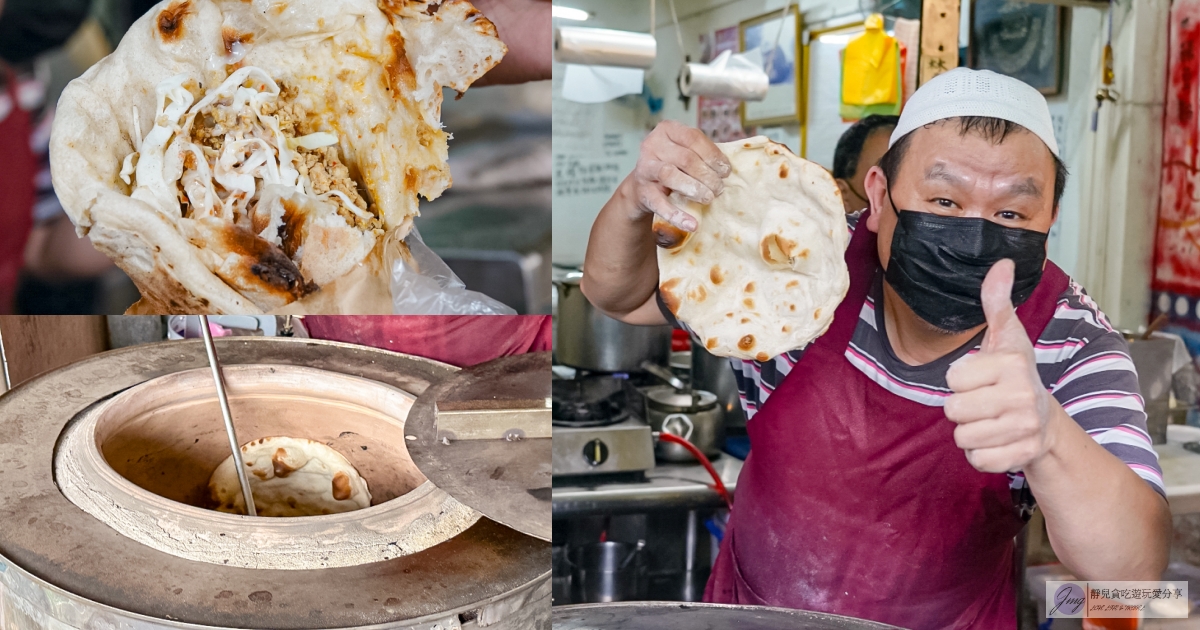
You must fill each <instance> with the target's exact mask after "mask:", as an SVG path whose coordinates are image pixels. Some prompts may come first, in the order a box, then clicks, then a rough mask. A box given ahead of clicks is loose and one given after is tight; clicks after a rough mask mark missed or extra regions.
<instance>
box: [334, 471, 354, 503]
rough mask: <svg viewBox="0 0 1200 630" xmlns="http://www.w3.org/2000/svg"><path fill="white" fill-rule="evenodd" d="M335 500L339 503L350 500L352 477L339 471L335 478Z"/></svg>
mask: <svg viewBox="0 0 1200 630" xmlns="http://www.w3.org/2000/svg"><path fill="white" fill-rule="evenodd" d="M332 485H333V498H335V499H337V500H338V501H345V500H346V499H349V498H350V494H351V492H350V476H349V475H347V474H346V473H344V472H341V471H338V473H337V474H336V475H334V476H333V483H332Z"/></svg>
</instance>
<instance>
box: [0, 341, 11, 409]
mask: <svg viewBox="0 0 1200 630" xmlns="http://www.w3.org/2000/svg"><path fill="white" fill-rule="evenodd" d="M0 366H3V369H4V389H0V394H3V393H4V392H7V391H8V390H10V389H12V378H11V377H10V376H9V375H8V355H6V354H4V335H3V334H0Z"/></svg>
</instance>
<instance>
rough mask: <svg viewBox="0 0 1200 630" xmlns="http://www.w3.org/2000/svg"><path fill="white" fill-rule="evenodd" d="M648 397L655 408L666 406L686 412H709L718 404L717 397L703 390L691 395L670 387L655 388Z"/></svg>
mask: <svg viewBox="0 0 1200 630" xmlns="http://www.w3.org/2000/svg"><path fill="white" fill-rule="evenodd" d="M693 395H694V398H693ZM646 397H647V398H649V399H650V402H651V404H652V405H653V406H666V407H672V408H677V409H682V410H686V411H707V410H708V409H710V408H712V407H715V406H716V404H717V395H716V394H714V393H712V392H706V391H703V390H696V391H694V392H692V393H690V394H689V393H687V392H680V391H676V390H675V389H673V388H670V387H664V388H655V389H651V390H649V391H647V392H646ZM693 402H694V403H695V404H693Z"/></svg>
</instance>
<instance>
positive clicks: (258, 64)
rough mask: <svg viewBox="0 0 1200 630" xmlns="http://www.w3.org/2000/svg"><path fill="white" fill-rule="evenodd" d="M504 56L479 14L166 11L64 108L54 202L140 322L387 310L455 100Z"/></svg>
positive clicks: (388, 0) (238, 2)
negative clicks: (117, 272) (136, 298)
mask: <svg viewBox="0 0 1200 630" xmlns="http://www.w3.org/2000/svg"><path fill="white" fill-rule="evenodd" d="M505 52H506V47H505V46H504V44H503V42H501V41H500V39H499V37H498V35H497V32H496V29H495V26H494V25H493V24H492V23H491V22H490V21H488V20H487V18H486V17H484V16H483V15H482V14H481V13H480V12H479V11H477V10H476V9H475V8H474V7H473V6H472V5H471V4H470V2H468V1H467V0H446V1H444V2H434V1H430V2H426V1H424V0H379V2H378V3H376V2H375V1H374V0H287V1H286V2H284V1H282V0H249V1H247V0H169V1H164V2H162V3H160V4H158V5H156V6H155V7H154V8H153V9H151V10H150V11H149V12H147V13H146V14H145V15H143V16H142V17H141V18H140V19H138V20H137V21H136V22H135V23H134V24H133V26H132V27H131V28H130V30H129V32H128V33H127V34H126V36H125V37H124V39H122V41H121V44H120V45H119V46H118V47H117V50H116V51H115V52H114V53H113V54H112V55H109V56H108V57H106V58H105V59H103V60H102V61H100V62H99V63H98V64H96V65H95V66H93V67H92V68H91V69H89V70H88V71H87V72H86V73H84V75H83V76H82V77H80V78H78V79H76V80H75V81H72V82H71V84H70V85H68V86H67V88H66V90H65V91H64V92H63V96H62V98H61V99H60V101H59V104H58V109H57V112H56V116H55V124H54V128H53V131H52V137H51V146H50V157H51V172H52V175H53V180H54V187H55V190H56V192H57V193H58V196H59V199H60V201H61V202H62V205H63V207H64V208H65V209H66V211H67V214H68V216H70V218H71V220H72V221H73V222H74V223H75V226H76V229H77V232H78V233H79V234H80V235H81V236H88V237H89V238H90V239H91V241H92V243H93V244H94V245H95V246H96V248H97V249H98V250H100V251H101V252H103V253H105V254H106V255H108V256H109V257H110V258H112V259H113V261H114V262H116V264H117V265H118V266H120V267H121V268H122V269H124V270H125V272H126V273H127V274H129V276H130V277H131V278H132V279H133V281H134V283H135V284H137V286H138V288H139V290H140V291H141V293H142V300H141V301H140V302H138V304H136V305H135V306H134V307H133V308H132V309H131V310H130V312H132V313H146V314H148V313H262V312H280V311H283V310H285V309H286V310H287V312H290V313H304V312H313V311H317V312H343V313H345V312H355V313H378V312H383V313H390V312H391V307H390V304H391V300H390V291H389V287H388V278H387V273H386V269H389V268H390V265H389V263H390V261H391V259H392V258H393V257H394V256H398V255H400V253H399V249H398V246H397V244H398V243H400V241H401V239H403V238H404V237H405V236H406V235H407V234H408V232H409V231H410V230H411V228H412V224H413V219H414V218H415V217H416V216H417V215H418V201H417V196H418V194H419V195H421V196H424V197H425V198H426V199H435V198H437V197H438V196H439V195H441V193H442V192H443V191H444V190H445V189H446V188H447V187H448V186H449V185H450V171H449V168H448V166H447V163H446V159H447V140H448V134H447V133H446V132H444V131H443V130H442V125H441V103H442V88H444V87H448V88H452V89H454V90H457V91H459V92H462V91H464V90H466V89H467V88H468V86H470V85H471V83H472V82H474V81H475V80H476V79H478V78H479V77H481V76H483V74H484V73H486V72H487V71H488V70H489V69H490V68H492V67H493V66H494V65H495V64H497V63H499V62H500V60H501V58H502V57H503V56H504V54H505ZM135 110H136V114H135ZM243 114H244V118H243V117H242V115H243ZM293 143H294V144H293ZM293 171H294V172H293ZM364 269H365V270H369V271H370V272H371V273H364V272H363V270H364ZM356 272H357V273H356ZM330 309H332V310H330Z"/></svg>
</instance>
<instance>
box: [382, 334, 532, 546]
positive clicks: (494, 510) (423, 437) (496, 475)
mask: <svg viewBox="0 0 1200 630" xmlns="http://www.w3.org/2000/svg"><path fill="white" fill-rule="evenodd" d="M550 394H551V386H550V353H549V352H536V353H530V354H522V355H516V356H511V357H502V358H500V359H496V360H495V361H489V362H488V363H484V364H481V365H477V366H473V367H470V368H467V369H464V370H462V371H461V372H459V373H458V374H455V375H454V376H452V377H449V378H447V379H445V380H444V381H442V382H440V383H436V384H434V385H433V386H431V387H430V388H429V389H427V390H425V392H424V393H422V394H421V396H420V397H419V398H418V399H417V402H416V403H415V404H414V405H413V408H412V411H411V412H410V413H409V416H408V421H407V422H406V423H405V429H404V433H405V437H406V438H407V439H408V440H409V442H408V452H409V454H410V455H412V458H413V462H414V463H415V464H416V465H417V468H420V469H421V472H422V473H424V474H425V476H426V477H428V478H429V480H430V481H432V482H433V483H434V485H436V486H437V487H439V488H441V489H442V490H445V491H446V492H447V493H449V494H450V496H452V497H454V498H455V499H458V500H459V501H460V502H462V503H464V504H466V505H468V506H470V507H472V508H475V509H476V510H479V511H480V512H482V513H483V515H484V516H486V517H488V518H490V519H492V520H494V521H496V522H498V523H501V524H503V525H507V526H508V527H511V528H513V529H515V530H517V531H519V532H521V533H523V534H528V535H530V536H533V537H535V538H540V539H542V540H550V534H551V516H550V511H551V510H550V506H551V504H550V494H551V490H550V477H551V465H550V461H551V450H552V445H551V440H550ZM478 411H483V412H485V413H486V412H492V413H496V414H499V415H498V417H496V418H492V419H488V420H487V421H486V422H484V421H479V422H475V423H473V424H472V423H467V422H463V423H460V424H459V425H458V426H464V427H466V426H468V425H470V426H472V427H493V426H496V427H499V426H503V427H509V426H510V425H511V426H521V425H524V426H526V427H529V428H531V429H532V428H533V427H535V426H536V427H541V428H544V435H542V434H539V433H531V434H528V435H527V434H525V433H524V432H520V433H519V435H518V433H517V432H511V433H510V432H508V431H507V429H501V433H500V434H497V435H493V436H485V435H479V436H476V437H474V438H469V439H468V438H467V436H465V435H458V436H455V435H452V434H448V433H447V432H446V423H445V422H444V421H443V419H445V418H447V417H448V416H449V414H450V413H451V412H463V413H471V412H478ZM439 414H440V415H439ZM543 415H544V418H543ZM543 420H544V425H543V423H542V421H543ZM497 423H499V424H497ZM506 438H507V439H506Z"/></svg>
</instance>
